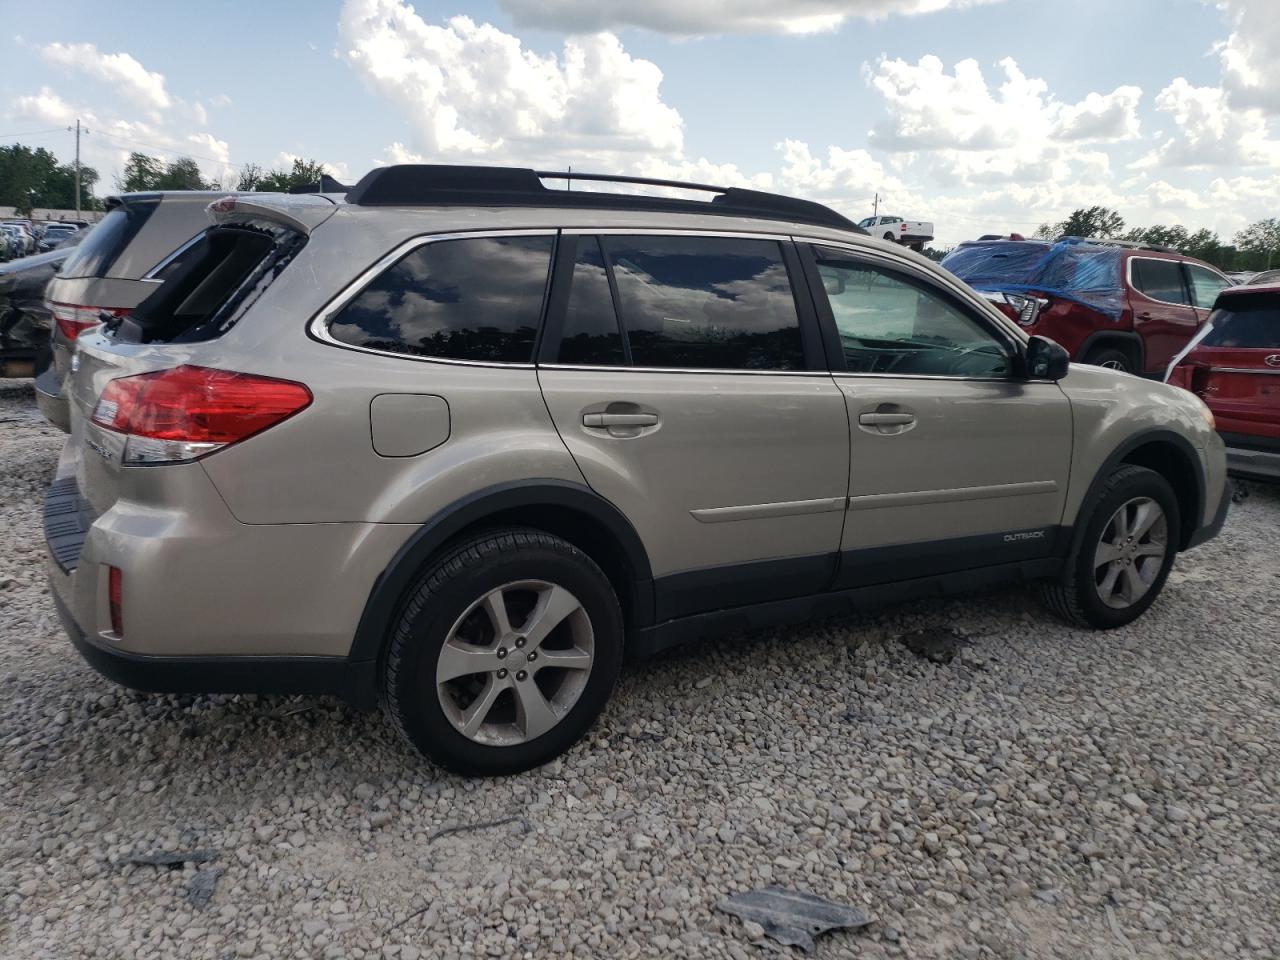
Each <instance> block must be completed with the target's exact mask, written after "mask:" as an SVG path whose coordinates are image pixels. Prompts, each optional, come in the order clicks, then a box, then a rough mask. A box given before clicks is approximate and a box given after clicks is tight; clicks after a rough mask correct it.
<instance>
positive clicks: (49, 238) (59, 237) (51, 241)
mask: <svg viewBox="0 0 1280 960" xmlns="http://www.w3.org/2000/svg"><path fill="white" fill-rule="evenodd" d="M81 229H82V228H81V227H80V226H78V225H77V224H74V223H59V222H54V223H50V224H46V225H45V228H44V229H43V230H42V231H41V232H40V239H39V240H38V241H37V243H36V246H37V247H38V249H39V250H40V252H42V253H43V252H44V251H46V250H52V249H53V248H54V247H56V246H57V245H58V244H59V243H61V242H62V241H63V240H65V239H67V237H69V236H72V235H73V234H75V233H78V232H79V231H80V230H81Z"/></svg>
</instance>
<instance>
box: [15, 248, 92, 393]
mask: <svg viewBox="0 0 1280 960" xmlns="http://www.w3.org/2000/svg"><path fill="white" fill-rule="evenodd" d="M81 235H82V233H81V234H75V235H73V236H71V237H68V238H67V239H66V240H65V241H63V246H62V247H60V248H59V249H57V250H51V251H49V252H48V253H37V254H35V255H33V256H30V257H23V258H21V259H19V260H11V261H9V262H8V263H5V264H0V376H3V377H31V376H36V375H38V374H39V373H40V372H41V371H43V370H45V369H47V368H48V366H49V364H50V362H51V361H52V354H51V353H50V348H51V341H50V334H51V331H52V328H53V321H52V317H51V316H50V314H49V309H48V305H47V304H46V303H45V299H44V294H45V287H46V286H48V283H49V281H50V280H52V279H53V275H54V274H55V273H56V272H57V270H58V267H59V266H61V264H62V261H64V260H65V259H67V257H68V256H69V255H70V254H71V248H72V246H74V244H75V243H76V240H77V238H78V237H79V236H81Z"/></svg>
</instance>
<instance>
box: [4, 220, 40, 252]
mask: <svg viewBox="0 0 1280 960" xmlns="http://www.w3.org/2000/svg"><path fill="white" fill-rule="evenodd" d="M4 222H5V225H6V226H7V227H9V228H10V232H12V231H13V230H15V229H16V230H17V232H18V234H19V239H20V244H19V247H18V250H17V252H16V253H15V254H14V256H15V257H25V256H27V255H28V254H32V253H35V252H36V237H35V231H34V229H33V227H32V225H31V221H30V220H6V221H4Z"/></svg>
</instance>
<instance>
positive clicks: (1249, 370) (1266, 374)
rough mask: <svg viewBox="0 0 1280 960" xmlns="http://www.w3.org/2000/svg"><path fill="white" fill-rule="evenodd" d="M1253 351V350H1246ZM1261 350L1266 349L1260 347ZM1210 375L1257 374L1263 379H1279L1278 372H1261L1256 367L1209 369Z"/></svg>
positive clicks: (1279, 373)
mask: <svg viewBox="0 0 1280 960" xmlns="http://www.w3.org/2000/svg"><path fill="white" fill-rule="evenodd" d="M1247 349H1253V348H1247ZM1262 349H1263V350H1266V349H1268V348H1267V347H1262ZM1209 372H1210V373H1257V374H1261V375H1262V376H1264V377H1280V370H1262V369H1260V368H1257V367H1210V368H1209Z"/></svg>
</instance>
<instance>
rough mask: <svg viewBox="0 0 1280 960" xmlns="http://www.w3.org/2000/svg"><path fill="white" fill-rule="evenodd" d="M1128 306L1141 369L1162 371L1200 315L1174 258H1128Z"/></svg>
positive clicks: (1189, 337) (1192, 329) (1191, 331)
mask: <svg viewBox="0 0 1280 960" xmlns="http://www.w3.org/2000/svg"><path fill="white" fill-rule="evenodd" d="M1128 270H1129V306H1130V308H1131V309H1132V310H1133V329H1134V332H1135V333H1137V334H1138V336H1140V337H1141V338H1142V342H1143V351H1144V354H1145V364H1144V369H1145V370H1147V371H1153V370H1158V371H1164V370H1165V368H1167V367H1168V365H1169V361H1170V360H1172V359H1173V357H1174V355H1175V354H1176V353H1177V352H1178V351H1179V350H1181V349H1182V348H1183V347H1184V346H1186V344H1187V341H1188V340H1190V339H1191V338H1192V337H1194V336H1195V334H1196V330H1197V329H1198V328H1199V326H1200V321H1201V319H1202V318H1201V317H1200V316H1198V315H1197V314H1196V311H1195V308H1193V307H1192V306H1191V296H1190V292H1189V291H1188V289H1187V283H1186V279H1185V277H1184V276H1183V272H1182V264H1181V263H1179V262H1178V261H1177V260H1163V259H1159V258H1156V257H1138V256H1131V257H1130V258H1129V267H1128Z"/></svg>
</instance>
